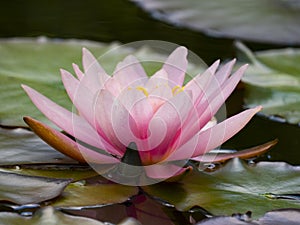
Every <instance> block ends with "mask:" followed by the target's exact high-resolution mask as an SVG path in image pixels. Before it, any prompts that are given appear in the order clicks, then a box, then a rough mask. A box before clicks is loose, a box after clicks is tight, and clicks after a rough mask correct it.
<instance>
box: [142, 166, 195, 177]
mask: <svg viewBox="0 0 300 225" xmlns="http://www.w3.org/2000/svg"><path fill="white" fill-rule="evenodd" d="M144 168H145V170H146V173H147V176H148V177H151V178H153V179H162V180H165V179H168V178H171V177H174V176H178V175H180V174H182V173H184V172H185V171H187V170H190V169H191V168H189V167H186V168H182V167H180V166H177V165H174V164H155V165H150V166H145V167H144Z"/></svg>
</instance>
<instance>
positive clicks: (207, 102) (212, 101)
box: [182, 65, 247, 143]
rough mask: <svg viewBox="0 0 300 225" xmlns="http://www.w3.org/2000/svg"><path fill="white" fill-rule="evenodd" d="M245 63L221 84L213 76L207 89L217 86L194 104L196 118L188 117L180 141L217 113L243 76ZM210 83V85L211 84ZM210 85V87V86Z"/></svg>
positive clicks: (188, 136) (195, 131)
mask: <svg viewBox="0 0 300 225" xmlns="http://www.w3.org/2000/svg"><path fill="white" fill-rule="evenodd" d="M246 68H247V65H245V66H242V67H241V68H240V69H239V70H238V71H236V72H235V73H234V74H233V75H232V76H231V77H230V78H229V79H227V80H226V81H225V82H224V84H223V85H222V86H219V85H220V84H219V82H218V81H217V80H216V78H213V79H212V81H213V82H211V83H210V84H209V86H208V87H207V90H210V89H214V88H215V86H213V85H216V86H217V87H218V88H217V89H215V92H214V93H211V91H209V92H208V95H207V94H206V92H205V94H204V95H203V97H202V99H201V102H200V103H199V104H198V105H196V106H195V107H196V109H197V114H196V115H199V117H198V118H196V120H195V118H190V122H189V124H188V125H186V126H185V127H184V132H183V135H184V137H183V138H182V143H185V142H186V141H187V140H188V139H189V138H191V137H192V136H194V135H195V134H196V133H197V132H198V131H199V130H200V129H202V127H203V126H205V125H206V124H207V123H208V122H209V121H210V120H211V118H212V117H213V116H214V115H215V114H216V113H217V111H218V110H219V109H220V107H221V106H222V105H223V104H224V103H225V101H226V99H227V98H228V97H229V96H230V94H231V93H232V92H233V90H234V89H235V87H236V85H237V84H238V83H239V81H240V79H241V77H242V76H243V74H244V72H245V70H246ZM211 85H212V86H211ZM210 86H211V87H210Z"/></svg>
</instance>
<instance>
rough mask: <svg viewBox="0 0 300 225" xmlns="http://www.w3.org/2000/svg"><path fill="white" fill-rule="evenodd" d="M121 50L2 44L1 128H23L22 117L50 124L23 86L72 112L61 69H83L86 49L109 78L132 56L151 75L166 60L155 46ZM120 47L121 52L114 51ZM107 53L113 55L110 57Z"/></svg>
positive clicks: (69, 43) (193, 69)
mask: <svg viewBox="0 0 300 225" xmlns="http://www.w3.org/2000/svg"><path fill="white" fill-rule="evenodd" d="M146 44H147V43H146ZM148 44H149V42H148ZM120 46H121V45H118V44H116V43H114V44H103V43H98V42H91V41H79V40H55V39H46V38H38V39H3V40H0V79H1V84H0V102H1V108H0V124H2V125H9V126H12V125H13V126H16V125H21V126H24V125H25V123H24V122H23V120H22V118H23V116H31V117H33V118H35V119H38V120H40V121H42V122H46V123H47V120H46V119H45V117H44V116H43V115H42V114H41V113H40V112H39V110H37V109H36V107H35V106H34V105H33V104H32V103H31V101H30V99H29V98H28V96H27V95H26V94H25V92H24V91H23V89H22V88H21V87H20V85H21V84H26V85H29V86H31V87H33V88H34V89H36V90H38V91H39V92H41V93H42V94H44V95H45V96H47V97H49V98H51V99H52V100H53V101H54V102H56V103H58V104H60V105H61V106H63V107H65V108H67V109H69V110H70V111H71V110H72V105H71V102H70V100H69V98H68V97H67V94H66V92H65V90H64V87H63V84H62V82H61V77H60V72H59V69H60V68H63V69H66V70H68V71H70V72H72V71H73V69H72V63H76V64H78V65H79V66H81V55H82V52H81V51H82V48H83V47H86V48H88V49H89V50H90V51H91V52H92V53H93V54H94V55H95V57H99V58H100V59H99V61H100V63H101V65H102V66H103V67H104V69H105V70H106V71H107V72H108V73H109V74H111V73H112V72H113V69H114V68H115V66H116V65H117V63H118V62H119V61H121V60H123V59H124V58H125V56H127V55H129V54H134V55H135V56H136V57H137V58H138V59H140V60H142V61H145V62H144V63H143V66H144V67H145V70H146V72H147V73H148V75H152V74H153V73H154V72H155V71H157V70H158V69H159V68H160V66H161V65H162V62H163V61H164V60H165V59H166V55H165V54H163V53H157V52H155V51H154V50H152V47H153V46H155V43H154V44H153V43H152V46H151V43H150V44H149V46H150V47H149V46H148V47H147V46H146V45H145V46H144V45H143V43H139V44H136V45H135V47H136V49H135V48H133V47H132V46H126V45H125V46H121V47H120ZM166 46H167V44H166ZM117 47H119V48H118V49H117V50H115V49H116V48H117ZM171 47H172V46H171ZM173 47H174V46H173ZM110 50H111V51H110ZM160 50H162V49H160ZM108 51H110V52H109V53H107V52H108ZM104 53H105V55H104V56H103V54H104ZM169 53H170V52H169ZM102 56H103V57H102ZM149 60H151V61H152V62H150V61H149ZM153 61H154V62H155V63H154V62H153ZM156 62H158V63H156ZM202 66H203V65H200V66H194V65H192V64H190V68H189V69H188V71H189V74H193V75H195V74H196V73H198V72H200V71H199V69H201V70H203V67H202Z"/></svg>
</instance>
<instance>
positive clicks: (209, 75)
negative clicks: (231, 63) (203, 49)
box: [185, 60, 220, 104]
mask: <svg viewBox="0 0 300 225" xmlns="http://www.w3.org/2000/svg"><path fill="white" fill-rule="evenodd" d="M219 64H220V60H217V61H216V62H214V63H213V64H212V65H211V66H210V67H209V68H208V69H207V70H206V71H204V73H201V74H199V75H197V76H196V77H194V78H193V79H192V80H191V81H190V82H188V83H187V84H186V85H185V90H189V91H191V92H192V95H193V102H194V103H195V104H196V102H197V100H198V99H199V98H201V97H202V95H203V94H204V92H205V90H206V89H207V85H208V84H209V82H210V81H211V79H213V76H214V74H215V72H216V70H217V68H218V66H219Z"/></svg>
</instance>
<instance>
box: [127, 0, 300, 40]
mask: <svg viewBox="0 0 300 225" xmlns="http://www.w3.org/2000/svg"><path fill="white" fill-rule="evenodd" d="M132 1H134V2H137V3H138V4H139V5H140V6H141V7H142V8H144V9H145V10H147V11H150V12H151V13H152V15H153V16H154V17H156V18H158V19H161V20H163V21H167V22H170V23H172V24H175V25H179V26H183V27H188V28H191V29H193V30H199V31H203V32H205V33H207V34H209V35H212V36H218V37H230V38H235V39H244V40H251V41H258V42H271V43H285V44H286V43H288V44H299V43H300V40H299V37H300V23H299V21H300V4H299V2H297V1H294V0H243V2H241V1H239V0H227V1H218V0H201V1H195V0H185V1H182V0H171V1H170V0H148V1H142V0H132Z"/></svg>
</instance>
